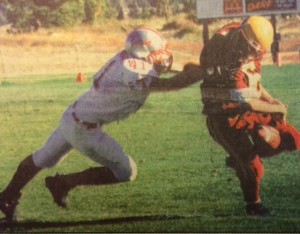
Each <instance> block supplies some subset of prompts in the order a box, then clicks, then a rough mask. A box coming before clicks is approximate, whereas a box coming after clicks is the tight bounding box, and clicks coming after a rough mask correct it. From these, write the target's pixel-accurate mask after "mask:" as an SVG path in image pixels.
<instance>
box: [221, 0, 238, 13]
mask: <svg viewBox="0 0 300 234" xmlns="http://www.w3.org/2000/svg"><path fill="white" fill-rule="evenodd" d="M239 13H243V1H242V0H224V14H225V15H226V14H239Z"/></svg>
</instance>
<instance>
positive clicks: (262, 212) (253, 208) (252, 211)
mask: <svg viewBox="0 0 300 234" xmlns="http://www.w3.org/2000/svg"><path fill="white" fill-rule="evenodd" d="M246 214H247V215H249V216H269V215H271V213H270V211H269V209H268V208H267V207H265V206H264V205H263V204H262V203H261V202H259V203H255V204H247V205H246Z"/></svg>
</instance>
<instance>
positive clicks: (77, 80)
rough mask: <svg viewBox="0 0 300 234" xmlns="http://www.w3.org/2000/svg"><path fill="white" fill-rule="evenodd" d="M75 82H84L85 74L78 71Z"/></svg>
mask: <svg viewBox="0 0 300 234" xmlns="http://www.w3.org/2000/svg"><path fill="white" fill-rule="evenodd" d="M76 82H77V83H83V82H86V78H85V76H84V75H83V74H81V73H80V72H79V73H78V75H77V79H76Z"/></svg>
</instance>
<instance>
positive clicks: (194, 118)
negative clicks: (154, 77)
mask: <svg viewBox="0 0 300 234" xmlns="http://www.w3.org/2000/svg"><path fill="white" fill-rule="evenodd" d="M299 74H300V67H299V66H297V65H289V66H283V67H280V68H278V67H273V66H269V67H264V69H263V76H264V77H265V81H264V84H265V86H266V87H267V88H268V90H269V91H270V92H271V93H272V94H273V95H274V96H276V97H278V98H279V99H281V100H282V101H284V102H285V103H287V104H288V105H289V115H288V120H289V121H290V122H291V123H293V124H294V125H295V126H296V127H297V128H298V129H300V118H299V114H300V110H299V93H300V79H299V77H298V76H299ZM29 79H30V82H26V79H25V81H24V82H22V83H20V82H9V81H5V82H2V83H0V121H1V127H0V140H1V141H0V142H1V150H0V158H1V165H0V167H1V170H0V189H3V188H4V187H5V186H6V185H7V183H8V181H9V180H10V178H11V176H12V175H13V173H14V172H15V170H16V167H17V165H18V164H19V162H20V161H21V160H22V159H23V158H24V157H25V156H26V155H29V154H30V153H31V152H33V151H34V150H36V149H37V148H39V147H40V146H41V145H42V144H43V143H44V141H45V140H46V139H47V137H48V136H49V134H51V132H52V131H53V130H54V128H55V127H56V126H57V124H58V122H59V119H60V116H61V114H62V113H63V111H64V109H65V108H66V107H67V105H68V104H70V103H72V102H73V101H74V100H76V98H77V97H78V96H79V95H80V94H82V93H83V92H84V91H85V90H87V89H88V88H89V85H90V83H91V79H92V78H91V75H90V76H89V77H88V80H89V82H88V83H84V84H78V83H76V82H75V78H70V77H68V76H66V75H62V76H58V77H55V79H51V77H49V78H47V79H46V78H45V80H44V81H39V80H36V79H35V77H29V78H28V81H29ZM32 80H34V81H33V82H32ZM201 109H202V104H201V102H200V97H199V84H196V85H194V86H191V87H189V88H186V89H184V90H181V91H178V92H172V93H155V94H152V95H151V96H150V97H149V99H148V101H147V102H146V104H145V106H144V107H143V108H142V109H141V110H140V111H139V112H138V113H137V114H135V115H133V116H131V117H130V118H129V119H127V120H125V121H121V122H119V123H113V124H111V125H108V126H106V127H105V131H106V132H107V133H109V134H110V135H111V136H113V137H114V138H115V139H116V140H117V141H118V142H119V143H120V144H121V145H122V146H123V148H124V149H125V151H126V152H127V153H128V154H130V155H131V156H132V157H133V158H134V159H135V161H136V163H137V165H138V170H139V171H138V177H137V179H136V181H134V182H132V183H124V184H119V185H115V186H104V187H81V188H77V189H75V190H74V191H72V192H71V193H70V204H69V208H68V209H65V210H64V209H60V208H59V207H57V206H55V205H54V203H53V202H52V198H51V196H50V194H49V192H48V191H47V189H46V188H45V186H44V178H45V176H48V175H53V174H55V173H56V172H59V173H69V172H75V171H79V170H84V169H86V168H87V167H90V166H96V164H95V163H94V162H92V161H90V160H89V159H87V158H86V157H84V156H82V155H80V154H79V153H78V152H76V151H72V152H71V153H70V155H69V157H68V158H66V159H65V161H63V162H62V163H61V164H60V165H58V166H57V167H55V168H52V169H47V170H44V171H42V172H41V173H40V174H39V175H38V176H37V177H36V178H35V179H34V180H33V181H32V182H31V183H30V184H28V186H27V187H26V188H25V189H24V190H23V197H22V199H21V201H20V204H19V217H20V219H21V222H20V224H19V225H18V226H17V227H15V228H14V229H11V230H6V232H10V231H12V232H300V207H299V203H300V200H299V199H300V198H299V197H300V196H299V195H300V188H299V184H300V177H299V160H300V158H299V156H300V155H299V152H295V153H284V154H282V155H280V156H279V157H274V158H271V159H268V160H265V177H264V179H263V181H262V192H261V193H262V199H263V202H264V203H265V204H266V205H267V206H269V207H271V208H272V212H273V213H274V215H273V216H271V217H268V218H249V217H246V216H245V214H244V208H243V206H244V204H243V201H242V194H241V191H240V189H239V184H238V180H237V178H236V177H235V175H234V172H233V171H231V170H230V169H228V168H226V167H225V163H224V159H225V156H226V153H225V152H224V151H223V150H222V149H221V148H220V147H219V146H218V145H216V144H215V143H214V142H213V141H212V140H211V138H210V137H209V134H208V132H207V129H206V126H205V118H204V116H203V115H201Z"/></svg>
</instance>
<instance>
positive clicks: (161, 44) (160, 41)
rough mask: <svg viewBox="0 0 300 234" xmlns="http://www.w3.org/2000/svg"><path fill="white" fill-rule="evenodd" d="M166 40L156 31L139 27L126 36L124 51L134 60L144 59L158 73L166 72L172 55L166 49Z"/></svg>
mask: <svg viewBox="0 0 300 234" xmlns="http://www.w3.org/2000/svg"><path fill="white" fill-rule="evenodd" d="M166 44H167V42H166V40H165V39H164V37H163V36H162V35H161V34H160V33H159V32H158V31H156V30H154V29H152V28H148V27H140V28H137V29H135V30H133V31H132V32H130V33H129V34H128V35H127V38H126V42H125V50H126V51H127V52H128V53H130V54H131V55H133V56H135V57H136V58H140V59H145V60H146V61H148V62H149V63H151V64H153V65H154V67H155V69H156V70H157V71H158V72H159V73H162V72H168V71H169V70H170V69H171V67H172V63H173V55H172V53H171V52H170V51H168V50H167V48H166Z"/></svg>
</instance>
